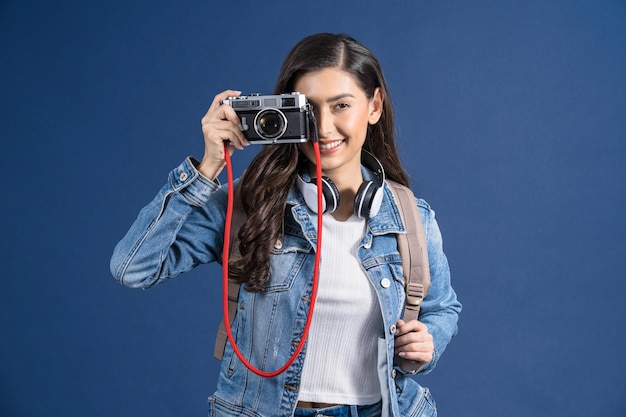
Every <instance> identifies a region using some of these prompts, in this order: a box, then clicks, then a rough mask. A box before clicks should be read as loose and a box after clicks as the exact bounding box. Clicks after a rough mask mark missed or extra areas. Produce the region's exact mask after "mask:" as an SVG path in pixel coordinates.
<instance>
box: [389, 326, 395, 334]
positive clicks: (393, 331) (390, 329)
mask: <svg viewBox="0 0 626 417" xmlns="http://www.w3.org/2000/svg"><path fill="white" fill-rule="evenodd" d="M389 333H391V334H396V325H395V324H392V325H391V326H389Z"/></svg>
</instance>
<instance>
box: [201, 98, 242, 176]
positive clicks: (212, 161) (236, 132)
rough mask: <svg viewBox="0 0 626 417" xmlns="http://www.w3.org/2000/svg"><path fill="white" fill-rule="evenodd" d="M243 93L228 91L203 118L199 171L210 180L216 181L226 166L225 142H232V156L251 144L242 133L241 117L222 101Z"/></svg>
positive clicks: (229, 149)
mask: <svg viewBox="0 0 626 417" xmlns="http://www.w3.org/2000/svg"><path fill="white" fill-rule="evenodd" d="M240 94H241V91H235V90H226V91H223V92H221V93H219V94H218V95H216V96H215V98H214V99H213V103H211V107H209V110H208V111H207V113H206V114H205V115H204V117H203V118H202V134H203V135H204V157H203V158H202V161H201V162H200V165H199V166H198V170H199V171H200V172H201V173H202V175H204V176H205V177H207V178H209V179H212V180H213V179H215V178H216V177H217V176H218V174H219V173H220V172H221V171H222V169H223V168H224V164H225V159H224V157H225V155H224V142H230V144H229V146H228V151H229V153H230V154H231V155H232V153H233V151H234V150H235V148H237V149H239V150H242V149H243V147H244V146H248V145H249V143H248V141H247V140H246V138H245V136H244V135H243V133H242V132H241V124H240V121H239V116H237V113H236V112H235V110H234V109H233V108H232V107H230V106H229V105H227V104H222V100H224V99H226V98H228V97H236V96H239V95H240Z"/></svg>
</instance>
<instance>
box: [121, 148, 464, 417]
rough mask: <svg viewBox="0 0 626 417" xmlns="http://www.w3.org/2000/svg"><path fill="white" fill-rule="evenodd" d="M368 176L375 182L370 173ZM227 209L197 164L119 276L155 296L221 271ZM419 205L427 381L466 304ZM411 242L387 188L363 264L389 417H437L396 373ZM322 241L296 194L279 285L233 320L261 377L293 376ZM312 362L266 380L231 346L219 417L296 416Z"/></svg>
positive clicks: (138, 238) (141, 225)
mask: <svg viewBox="0 0 626 417" xmlns="http://www.w3.org/2000/svg"><path fill="white" fill-rule="evenodd" d="M363 174H364V176H365V178H366V179H371V176H372V174H371V173H369V171H367V170H366V169H364V168H363ZM226 201H227V189H226V186H220V185H219V184H218V183H216V182H213V181H209V180H208V179H206V178H204V177H203V176H202V175H200V173H199V172H198V171H197V169H196V168H195V165H194V161H192V160H191V159H190V158H187V160H185V161H184V162H183V163H182V164H181V165H180V166H179V167H177V168H176V169H174V170H173V171H172V172H171V173H170V175H169V181H168V183H167V184H166V185H165V186H164V187H163V188H162V189H161V190H160V191H159V193H158V194H157V196H156V197H155V198H154V199H153V200H152V202H150V203H149V204H148V205H147V206H146V207H144V208H143V209H142V210H141V212H140V213H139V216H138V217H137V219H136V220H135V222H134V223H133V225H132V226H131V228H130V230H129V231H128V233H127V234H126V236H125V237H124V238H123V239H122V240H121V241H120V242H119V243H118V244H117V246H116V247H115V250H114V253H113V256H112V259H111V272H112V273H113V275H114V276H115V277H116V278H117V280H118V281H119V282H120V283H122V284H123V285H126V286H129V287H133V288H148V287H151V286H152V285H155V284H157V283H160V282H163V281H166V280H168V279H170V278H173V277H175V276H176V275H178V274H179V273H181V272H184V271H187V270H190V269H192V268H193V267H195V266H196V265H199V264H202V263H208V262H213V261H217V262H221V254H222V245H223V235H224V223H225V217H226V215H225V210H226ZM417 205H418V208H419V212H420V215H421V217H422V222H423V224H424V231H425V233H426V241H427V246H428V257H429V263H430V273H431V287H430V290H429V292H428V295H427V296H426V298H425V299H424V301H423V304H422V309H421V312H420V316H419V320H420V321H421V322H423V323H424V324H426V325H427V326H428V330H429V332H430V333H431V335H432V336H433V340H434V345H435V350H434V354H433V359H432V361H431V362H429V363H427V364H425V365H424V366H423V367H422V368H421V369H420V370H419V371H418V373H422V374H425V373H428V372H430V371H431V370H432V369H433V368H434V367H435V365H436V363H437V361H438V360H439V357H440V356H441V354H442V353H443V351H444V349H445V348H446V345H447V344H448V343H449V342H450V340H451V338H452V337H453V336H454V335H455V334H456V331H457V319H458V314H459V312H460V310H461V304H460V303H459V302H458V300H457V297H456V294H455V292H454V290H453V289H452V287H451V284H450V271H449V267H448V262H447V259H446V256H445V255H444V253H443V249H442V238H441V234H440V232H439V228H438V226H437V223H436V221H435V213H434V211H433V210H432V209H431V208H430V206H429V205H428V204H427V203H426V202H425V201H423V200H420V199H418V200H417ZM404 232H405V229H404V225H403V224H402V221H401V217H400V214H399V209H398V207H397V205H396V203H395V200H394V199H393V197H392V194H391V192H390V190H389V189H387V188H385V192H384V197H383V201H382V205H381V209H380V211H379V213H378V214H377V215H376V216H374V217H373V218H370V219H369V220H368V227H367V230H366V232H365V235H364V236H363V238H362V241H361V243H360V247H359V249H358V254H357V256H358V258H359V261H360V262H361V265H362V266H363V269H364V271H365V272H366V274H367V277H368V278H369V279H370V282H371V284H372V286H373V287H374V289H375V291H376V294H377V296H378V300H379V303H380V309H381V312H382V315H383V317H382V320H383V324H384V329H386V331H385V332H384V334H380V336H379V359H378V361H379V365H378V373H379V379H380V381H381V393H382V398H383V400H382V403H383V416H395V417H404V416H434V415H436V409H435V405H434V401H433V400H432V398H431V396H430V393H429V391H428V389H427V388H423V387H421V386H420V385H419V384H418V383H417V382H416V381H414V380H413V379H412V378H411V377H410V375H408V374H406V373H405V372H403V371H402V369H401V368H399V367H394V364H393V358H394V332H395V323H396V321H397V320H398V319H399V318H401V317H402V313H403V306H404V282H403V278H402V265H401V259H400V255H399V253H398V249H397V244H396V236H395V235H396V234H397V233H404ZM316 238H317V233H316V220H315V215H314V214H313V213H312V212H311V211H310V210H309V209H308V208H307V207H306V204H305V202H304V199H303V197H302V195H301V194H300V192H299V191H297V190H295V189H294V190H292V191H291V193H290V195H289V197H288V202H287V208H286V210H285V222H284V234H283V236H282V238H281V239H280V240H279V241H277V242H276V245H275V246H274V248H273V251H272V254H271V262H270V277H269V281H268V282H267V284H266V285H265V287H264V288H263V290H262V291H260V292H257V293H250V292H247V291H245V290H242V291H240V296H239V305H238V310H237V314H236V316H235V318H231V329H232V333H233V335H234V337H235V339H236V343H237V346H238V347H239V349H240V350H241V352H242V353H243V354H244V355H245V356H246V358H247V359H248V360H249V361H250V362H251V363H252V364H253V365H255V366H256V367H257V368H259V369H262V370H265V371H274V370H276V369H278V368H280V367H281V366H283V365H284V364H285V362H286V361H287V360H288V359H289V357H290V356H291V354H292V353H293V352H294V351H295V348H296V345H297V344H298V342H299V340H300V336H301V335H302V332H303V329H304V326H305V322H306V319H307V311H308V307H309V304H310V301H311V297H310V296H311V290H312V281H313V279H312V277H313V268H314V264H315V253H314V252H315V249H314V248H315V247H316ZM322 262H323V260H322ZM363 313H364V314H367V311H364V312H363ZM305 355H306V345H305V347H304V349H303V350H302V352H301V353H300V355H299V356H298V358H297V359H296V361H295V362H294V363H293V365H291V367H290V368H289V369H288V370H287V371H286V372H284V373H283V374H281V375H279V376H276V377H273V378H263V377H260V376H258V375H256V374H254V373H252V372H251V371H249V370H248V369H246V368H245V366H244V365H243V364H242V363H241V362H240V361H239V359H238V358H237V356H236V355H235V354H234V352H233V349H232V347H231V345H230V343H227V345H226V350H225V353H224V358H223V359H222V363H221V371H220V375H219V380H218V385H217V391H216V392H215V393H214V394H213V395H212V396H211V397H210V398H209V409H210V411H209V415H210V416H239V415H241V416H255V417H257V416H272V417H277V416H285V417H288V416H292V415H293V412H294V410H295V407H296V403H297V399H298V387H299V386H300V375H301V370H302V366H303V363H304V357H305Z"/></svg>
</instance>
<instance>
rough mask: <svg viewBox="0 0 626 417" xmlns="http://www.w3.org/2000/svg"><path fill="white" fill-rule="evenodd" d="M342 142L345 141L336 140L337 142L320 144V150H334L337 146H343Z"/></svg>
mask: <svg viewBox="0 0 626 417" xmlns="http://www.w3.org/2000/svg"><path fill="white" fill-rule="evenodd" d="M341 142H343V140H336V141H333V142H326V143H320V149H333V148H336V147H337V146H339V145H341Z"/></svg>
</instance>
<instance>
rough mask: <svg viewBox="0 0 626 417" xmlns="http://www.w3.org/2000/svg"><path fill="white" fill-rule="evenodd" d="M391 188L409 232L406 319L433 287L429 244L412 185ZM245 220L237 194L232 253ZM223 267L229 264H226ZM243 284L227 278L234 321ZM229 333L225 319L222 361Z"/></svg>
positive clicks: (403, 250)
mask: <svg viewBox="0 0 626 417" xmlns="http://www.w3.org/2000/svg"><path fill="white" fill-rule="evenodd" d="M386 182H387V185H388V186H389V189H390V190H391V191H392V193H393V195H394V198H395V199H396V201H397V203H398V206H399V207H400V215H401V217H402V222H403V223H404V226H405V229H406V233H403V234H397V235H396V238H397V240H398V251H399V252H400V256H401V257H402V271H403V273H404V282H405V293H406V302H405V305H404V315H403V320H404V321H405V322H406V321H410V320H414V319H417V317H418V316H419V311H420V306H421V305H422V300H423V299H424V297H426V294H427V293H428V288H429V287H430V269H429V266H428V249H427V246H426V236H425V234H424V226H423V225H422V219H421V217H420V214H419V211H418V209H417V205H416V204H415V196H414V194H413V192H412V191H411V189H410V188H408V187H405V186H403V185H401V184H399V183H397V182H395V181H391V180H386ZM245 219H246V214H245V212H244V210H243V208H242V206H241V203H240V200H239V198H238V197H237V196H235V199H234V207H233V217H232V225H231V232H230V242H231V243H230V247H231V253H233V252H234V253H238V251H239V243H238V238H237V235H238V232H239V229H240V228H241V225H242V224H243V222H244V220H245ZM223 267H224V268H226V267H227V265H223ZM239 287H240V284H239V283H237V282H234V281H232V280H229V281H228V316H229V317H230V319H231V320H232V319H233V317H235V314H236V313H237V302H238V299H239ZM227 339H228V336H227V334H226V329H225V328H224V320H222V322H221V323H220V327H219V330H218V332H217V337H216V340H215V351H214V353H213V354H214V356H215V357H216V358H217V359H218V360H222V357H223V356H224V349H225V347H226V340H227Z"/></svg>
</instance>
